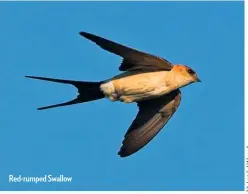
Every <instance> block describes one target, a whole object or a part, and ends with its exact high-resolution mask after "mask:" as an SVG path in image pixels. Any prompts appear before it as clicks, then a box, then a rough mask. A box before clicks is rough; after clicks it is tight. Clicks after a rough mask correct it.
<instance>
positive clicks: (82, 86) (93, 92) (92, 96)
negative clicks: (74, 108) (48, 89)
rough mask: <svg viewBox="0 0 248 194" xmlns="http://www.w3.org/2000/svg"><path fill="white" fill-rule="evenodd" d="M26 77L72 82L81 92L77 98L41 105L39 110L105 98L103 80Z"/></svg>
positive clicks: (65, 82) (64, 82) (63, 82)
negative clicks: (102, 86)
mask: <svg viewBox="0 0 248 194" xmlns="http://www.w3.org/2000/svg"><path fill="white" fill-rule="evenodd" d="M25 77H27V78H32V79H40V80H45V81H51V82H57V83H62V84H70V85H73V86H75V87H76V88H77V89H78V93H79V94H78V96H77V98H75V99H73V100H71V101H68V102H64V103H60V104H55V105H50V106H45V107H41V108H38V110H44V109H48V108H55V107H59V106H67V105H72V104H77V103H82V102H88V101H92V100H97V99H101V98H104V94H103V93H102V91H101V90H100V85H101V84H102V82H84V81H72V80H63V79H53V78H46V77H36V76H25Z"/></svg>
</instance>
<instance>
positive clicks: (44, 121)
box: [0, 2, 244, 190]
mask: <svg viewBox="0 0 248 194" xmlns="http://www.w3.org/2000/svg"><path fill="white" fill-rule="evenodd" d="M243 6H244V3H243V2H107V3H106V2H105V3H104V2H101V3H100V2H22V3H16V2H12V3H7V2H1V3H0V17H1V18H2V19H1V31H0V41H1V45H0V52H1V58H0V62H1V66H0V71H1V77H0V89H1V91H2V92H1V102H0V108H1V112H2V113H1V115H2V116H1V117H0V153H1V166H0V172H1V173H0V190H243V179H244V177H243V172H244V166H243V161H244V159H243V158H244V151H243V144H244V124H243V123H244V89H243V88H244V83H243V82H244V59H243V58H244V26H243V25H244V19H243V15H244V12H243ZM81 30H84V31H87V32H91V33H95V34H98V35H101V36H103V37H106V38H109V39H112V40H115V41H117V42H120V43H123V44H125V45H128V46H132V47H134V48H136V49H140V50H142V51H146V52H150V53H153V54H156V55H161V56H163V57H164V58H166V59H168V60H170V61H171V62H173V63H183V64H186V65H188V66H190V67H192V68H193V69H194V70H195V71H197V73H198V74H199V76H200V78H201V80H202V81H203V82H202V83H201V84H200V83H199V84H192V85H190V86H187V87H186V88H183V89H182V93H183V95H182V102H181V105H180V107H179V109H178V111H177V112H176V114H175V115H174V116H173V118H172V119H171V120H170V121H169V123H168V125H167V126H166V127H164V129H163V130H162V131H161V133H160V134H159V135H158V136H157V137H156V138H155V139H154V140H153V141H152V142H151V143H150V144H149V145H148V146H146V147H145V148H144V149H142V150H141V151H140V152H138V153H136V154H135V155H133V156H130V157H128V158H120V157H119V156H118V155H117V152H118V151H119V148H120V145H121V141H122V140H123V136H124V134H125V132H126V130H127V128H128V126H129V124H130V123H131V121H132V119H133V118H134V117H135V115H136V112H137V108H136V105H135V104H128V105H125V104H122V103H119V102H116V103H111V102H110V101H108V100H106V99H104V100H101V101H95V102H91V103H87V104H79V105H74V106H70V107H64V108H57V109H51V110H47V111H37V110H36V108H37V107H40V106H43V105H50V104H53V103H57V102H61V101H66V100H70V99H72V98H74V97H75V96H76V92H77V91H76V89H74V88H73V87H71V86H67V85H60V84H56V83H48V82H42V81H38V80H30V79H25V78H24V76H25V75H37V76H47V77H54V78H63V79H75V80H92V81H98V80H103V79H106V78H109V77H111V76H113V75H115V74H117V73H119V72H118V66H119V64H120V61H121V59H120V58H119V57H118V56H115V55H113V54H111V53H108V52H106V51H104V50H102V49H100V48H99V47H97V46H96V45H95V44H93V43H91V42H90V41H88V40H86V39H84V38H83V37H81V36H80V35H79V34H78V32H79V31H81ZM9 174H14V175H16V176H17V175H19V174H21V175H23V176H44V175H45V174H52V175H54V176H56V175H60V174H63V175H65V176H72V177H73V181H72V183H56V184H49V183H42V184H32V183H9V182H8V175H9Z"/></svg>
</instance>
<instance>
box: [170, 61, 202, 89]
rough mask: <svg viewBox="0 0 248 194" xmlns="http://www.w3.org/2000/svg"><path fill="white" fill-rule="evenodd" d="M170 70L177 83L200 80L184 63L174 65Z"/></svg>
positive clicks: (186, 83)
mask: <svg viewBox="0 0 248 194" xmlns="http://www.w3.org/2000/svg"><path fill="white" fill-rule="evenodd" d="M172 71H173V72H174V73H173V74H174V76H175V79H176V81H177V83H178V84H179V85H182V86H185V85H188V84H191V83H194V82H201V80H200V79H199V77H198V75H197V74H196V72H195V71H194V70H193V69H191V68H190V67H187V66H185V65H174V66H173V69H172Z"/></svg>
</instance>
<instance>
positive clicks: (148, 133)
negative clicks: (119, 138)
mask: <svg viewBox="0 0 248 194" xmlns="http://www.w3.org/2000/svg"><path fill="white" fill-rule="evenodd" d="M180 101H181V92H180V90H175V91H173V92H171V93H169V94H167V95H164V96H162V97H159V98H157V99H152V100H146V101H142V102H139V103H138V106H139V112H138V115H137V116H136V118H135V119H134V121H133V123H132V124H131V126H130V127H129V129H128V131H127V133H126V135H125V139H124V140H123V142H122V144H123V145H122V147H121V149H120V151H119V153H118V154H119V155H120V156H121V157H126V156H129V155H131V154H133V153H135V152H137V151H138V150H140V149H141V148H142V147H144V146H145V145H146V144H147V143H149V142H150V141H151V140H152V139H153V138H154V137H155V136H156V135H157V134H158V132H159V131H160V130H161V129H162V128H163V126H164V125H165V124H166V123H167V122H168V120H169V119H170V118H171V116H172V115H173V114H174V112H175V111H176V110H177V108H178V106H179V104H180Z"/></svg>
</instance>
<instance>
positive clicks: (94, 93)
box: [25, 32, 200, 157]
mask: <svg viewBox="0 0 248 194" xmlns="http://www.w3.org/2000/svg"><path fill="white" fill-rule="evenodd" d="M80 35H82V36H83V37H85V38H87V39H89V40H91V41H93V42H94V43H96V44H97V45H98V46H100V47H101V48H102V49H104V50H106V51H109V52H111V53H114V54H116V55H119V56H120V57H122V62H121V65H120V66H119V70H120V71H122V73H121V74H119V75H116V76H114V77H112V78H110V79H107V80H104V81H99V82H90V81H74V80H63V79H53V78H46V77H37V76H25V77H27V78H33V79H39V80H45V81H51V82H57V83H63V84H70V85H73V86H75V87H76V88H77V89H78V96H77V97H76V98H75V99H73V100H71V101H68V102H64V103H60V104H55V105H51V106H46V107H41V108H38V110H44V109H48V108H54V107H60V106H66V105H72V104H77V103H83V102H89V101H93V100H98V99H102V98H108V99H109V100H111V101H121V102H124V103H132V102H135V103H137V105H138V108H139V111H138V114H137V116H136V118H135V119H134V120H133V122H132V124H131V126H130V127H129V129H128V130H127V132H126V134H125V137H124V140H123V141H122V146H121V148H120V151H119V152H118V154H119V155H120V156H121V157H126V156H129V155H132V154H134V153H135V152H137V151H139V150H140V149H141V148H143V147H144V146H145V145H146V144H148V143H149V142H150V141H151V140H152V139H153V138H154V137H155V136H156V135H157V134H158V133H159V131H160V130H161V129H162V128H163V126H164V125H165V124H166V123H167V122H168V120H169V119H170V118H171V117H172V115H173V114H174V113H175V111H176V110H177V108H178V106H179V104H180V101H181V92H180V90H179V89H180V88H182V87H184V86H186V85H189V84H191V83H195V82H200V79H199V78H198V76H197V74H196V72H195V71H193V70H192V69H191V68H190V67H187V66H185V65H182V64H172V63H170V62H169V61H167V60H166V59H164V58H161V57H158V56H154V55H151V54H148V53H145V52H142V51H138V50H135V49H133V48H129V47H127V46H124V45H121V44H119V43H116V42H113V41H110V40H107V39H105V38H102V37H100V36H96V35H94V34H90V33H87V32H80Z"/></svg>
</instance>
